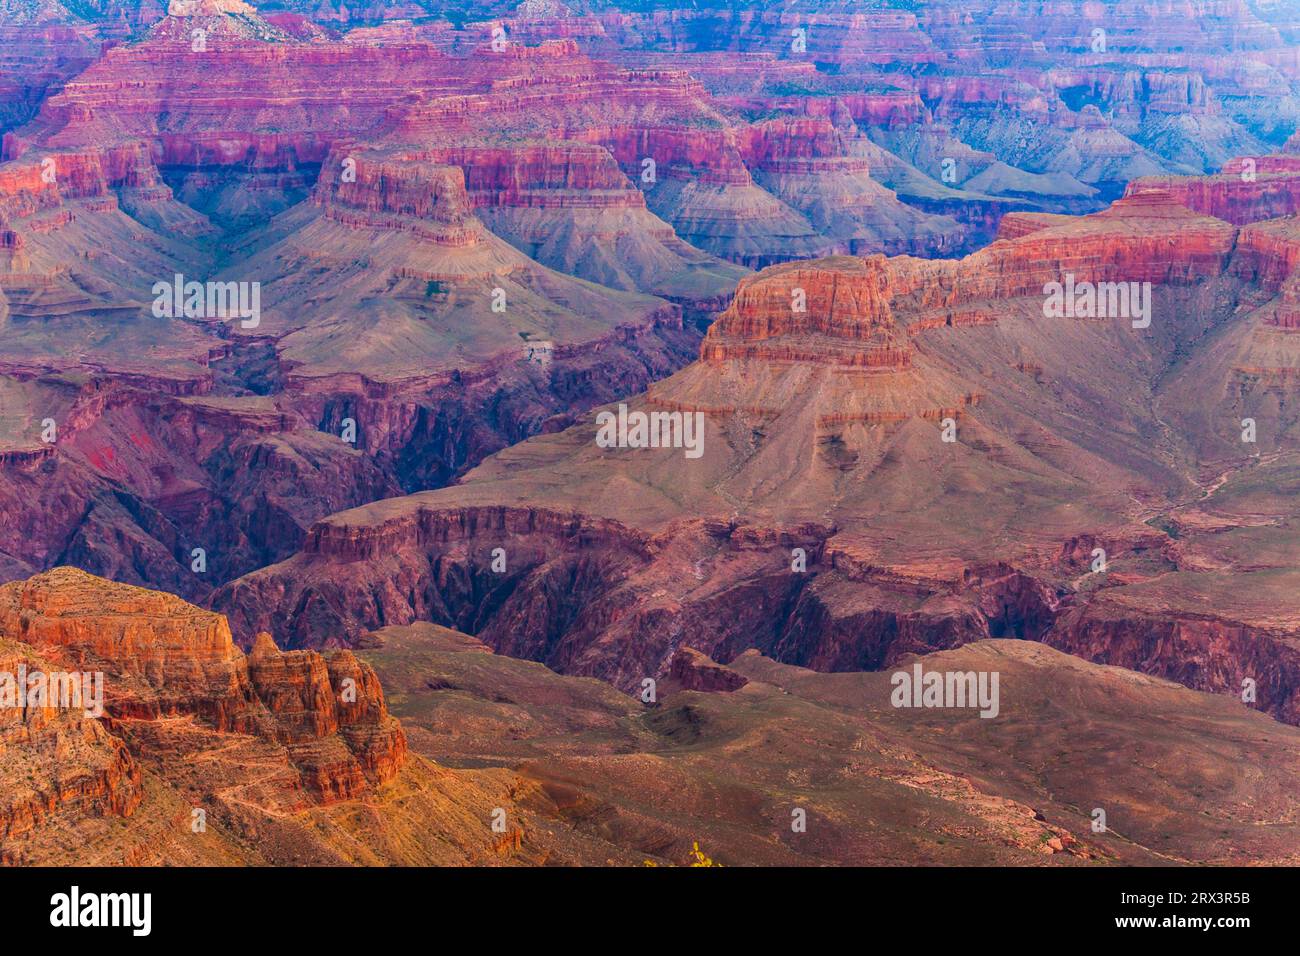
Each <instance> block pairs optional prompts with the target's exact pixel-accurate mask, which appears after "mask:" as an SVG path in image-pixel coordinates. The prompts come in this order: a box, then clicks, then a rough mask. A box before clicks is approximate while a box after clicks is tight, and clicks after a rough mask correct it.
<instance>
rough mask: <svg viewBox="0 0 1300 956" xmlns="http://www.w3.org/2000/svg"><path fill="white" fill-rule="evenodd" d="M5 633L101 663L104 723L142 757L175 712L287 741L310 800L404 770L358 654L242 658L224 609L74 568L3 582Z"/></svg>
mask: <svg viewBox="0 0 1300 956" xmlns="http://www.w3.org/2000/svg"><path fill="white" fill-rule="evenodd" d="M0 630H2V631H3V633H4V634H5V635H7V636H8V638H9V639H10V640H16V641H19V642H21V643H22V644H25V645H28V646H29V647H31V648H32V649H33V650H34V651H35V652H36V653H38V654H42V655H51V656H52V657H53V659H55V660H59V661H61V662H64V663H66V664H67V665H68V668H67V669H75V670H78V671H92V670H102V672H103V674H104V680H105V682H106V684H107V686H106V688H105V692H104V715H105V720H104V727H105V728H106V729H108V730H109V731H110V732H112V733H113V734H114V735H116V736H118V737H120V738H121V739H122V740H124V741H125V742H126V747H127V749H128V750H134V751H135V753H136V754H137V755H138V756H139V757H142V758H144V759H149V757H150V756H151V751H150V748H153V747H165V746H166V744H165V732H164V730H163V729H162V728H164V727H165V726H167V721H168V719H170V718H177V717H184V716H192V717H195V718H198V719H199V720H200V722H201V724H203V725H205V726H207V727H209V728H210V729H211V732H212V733H214V734H217V735H221V734H241V735H251V736H254V737H260V738H264V739H267V740H271V741H274V742H276V743H278V744H281V745H283V746H284V747H286V748H287V750H286V754H287V758H288V760H289V763H290V764H291V765H292V766H294V767H296V768H297V770H298V771H299V772H300V774H301V780H302V782H301V789H302V791H303V799H306V800H318V801H329V800H335V799H344V798H351V797H355V796H357V795H359V794H361V793H364V792H367V791H368V790H369V789H370V788H372V787H376V786H379V785H382V784H383V783H385V782H387V781H389V780H391V779H392V778H393V777H394V776H395V775H396V773H397V771H398V770H399V769H400V767H401V764H402V760H403V756H404V754H405V751H406V740H405V737H404V735H403V734H402V730H401V727H400V725H398V723H397V722H396V721H395V720H394V719H393V718H391V717H389V716H388V712H387V710H386V709H385V707H384V700H383V693H382V691H381V690H380V689H379V686H378V682H377V681H376V680H375V677H374V673H373V672H372V671H371V670H370V669H369V668H367V667H365V666H364V665H362V664H360V663H358V662H357V661H356V660H355V658H353V657H352V656H351V655H346V657H345V658H344V659H343V660H338V661H329V662H327V661H326V659H324V658H322V657H321V656H320V655H319V654H316V653H315V652H298V653H295V654H293V655H280V654H279V652H278V651H277V650H275V646H274V644H271V643H269V638H265V637H264V638H263V639H262V640H260V641H259V642H257V643H256V644H255V645H254V651H253V654H252V657H251V658H247V657H245V655H244V654H243V653H242V652H241V651H240V650H239V649H238V648H236V647H235V645H234V643H233V641H232V640H231V636H230V629H229V627H228V626H227V624H226V621H225V619H224V618H222V617H221V616H220V615H217V614H212V613H210V612H208V611H202V610H200V609H198V608H196V607H194V606H192V605H189V604H187V603H185V602H184V601H182V600H180V599H179V598H175V597H172V596H171V595H166V594H160V593H158V592H152V591H145V590H143V589H141V588H136V587H131V586H128V585H121V584H113V583H110V582H108V581H104V580H102V579H99V578H94V577H92V576H91V575H88V574H86V573H85V572H82V571H78V570H74V569H72V568H58V569H55V570H53V571H49V572H46V573H44V574H41V575H38V576H36V577H33V578H30V579H28V580H26V581H19V582H13V583H11V584H7V585H4V586H3V587H0ZM145 741H147V743H145Z"/></svg>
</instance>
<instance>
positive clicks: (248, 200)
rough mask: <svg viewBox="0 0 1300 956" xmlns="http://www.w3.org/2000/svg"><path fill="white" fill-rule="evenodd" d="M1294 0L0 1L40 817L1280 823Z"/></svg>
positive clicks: (20, 809) (618, 825)
mask: <svg viewBox="0 0 1300 956" xmlns="http://www.w3.org/2000/svg"><path fill="white" fill-rule="evenodd" d="M1298 51H1300V14H1297V13H1296V12H1295V11H1293V10H1292V9H1291V6H1290V5H1288V4H1285V3H1273V2H1266V0H1203V2H1202V0H1197V2H1193V3H1187V4H1182V5H1175V8H1165V7H1160V8H1157V7H1152V6H1151V5H1146V4H1138V3H1134V2H1131V0H1106V2H1102V3H1075V2H1065V3H1061V4H1056V5H1053V6H1051V7H1050V8H1049V7H1044V6H1043V5H1041V4H1029V3H1022V2H1010V3H1006V2H998V3H992V2H985V0H979V2H976V3H973V4H962V5H960V7H958V6H954V5H952V4H947V3H940V2H915V3H913V2H907V3H903V2H897V3H895V2H886V3H883V4H865V3H859V2H853V0H825V2H817V3H811V2H796V3H793V4H790V3H775V2H773V3H754V4H744V5H736V4H724V3H721V2H716V0H700V2H699V3H694V2H693V3H691V4H689V5H686V4H680V3H673V4H668V5H667V6H665V5H663V4H655V5H651V4H645V3H642V2H640V0H622V2H616V3H612V4H611V3H606V2H588V0H565V2H559V0H526V2H524V3H522V4H520V3H515V2H497V0H473V2H471V3H468V4H465V3H458V4H451V3H444V2H443V0H406V2H401V3H387V2H379V3H373V4H366V5H356V6H355V7H354V6H347V7H339V8H337V9H336V8H332V7H329V6H328V5H322V4H316V3H304V2H301V0H268V2H258V0H250V2H244V0H171V2H170V3H158V2H155V0H97V2H96V3H94V4H71V3H60V2H57V0H0V136H2V140H0V657H3V659H4V661H5V663H4V664H2V665H0V672H7V671H10V670H14V669H16V668H18V667H19V666H20V665H21V666H24V667H26V668H28V669H36V668H43V669H46V670H52V669H59V668H62V669H72V670H75V671H87V670H93V671H96V672H101V671H102V672H103V673H104V675H105V677H106V680H107V685H108V696H107V701H106V706H105V713H104V714H103V715H102V716H100V717H89V716H83V715H80V714H74V713H69V712H64V711H61V710H59V709H57V708H51V707H48V706H42V707H39V708H28V709H25V710H21V711H18V712H13V711H9V712H0V720H3V721H4V724H3V727H0V746H3V748H4V749H5V752H6V754H7V755H9V757H10V759H8V760H7V761H6V766H8V767H10V768H11V769H9V770H7V771H6V773H5V782H4V785H3V786H0V862H4V863H9V864H44V863H53V864H65V863H72V862H78V861H79V862H86V861H87V858H86V857H85V855H84V851H81V850H78V849H77V848H78V847H91V848H92V852H91V857H90V859H89V862H95V863H105V864H125V865H153V864H163V863H171V864H176V863H180V864H270V865H293V864H299V865H301V864H340V863H354V864H405V865H495V864H503V865H536V864H541V863H549V864H583V865H609V864H614V865H640V864H642V863H645V862H647V861H649V862H653V863H657V864H660V865H663V864H681V863H683V862H686V861H689V859H690V858H691V852H692V846H693V845H694V844H695V843H696V842H697V841H698V842H699V843H700V845H702V846H704V847H705V849H707V850H708V851H709V853H710V854H711V855H712V856H714V857H716V858H717V859H718V860H720V861H721V862H723V863H724V864H727V865H738V864H777V865H811V864H821V863H828V862H829V863H837V864H864V863H891V864H903V863H915V862H924V863H932V864H940V863H990V864H1006V863H1012V864H1017V865H1019V864H1035V863H1069V864H1073V863H1103V864H1130V863H1152V862H1158V861H1166V862H1167V861H1176V862H1189V863H1205V862H1213V863H1251V862H1259V863H1269V864H1283V863H1294V862H1295V851H1294V839H1293V835H1292V834H1291V832H1290V828H1291V826H1292V824H1291V822H1290V820H1291V816H1292V815H1293V814H1294V801H1293V800H1291V798H1290V797H1289V796H1287V794H1289V793H1291V792H1293V791H1294V787H1293V783H1294V780H1293V779H1292V778H1293V777H1294V776H1295V774H1296V766H1297V765H1296V764H1294V763H1292V762H1291V759H1290V758H1291V757H1292V756H1294V754H1295V746H1296V740H1297V738H1296V734H1297V733H1300V731H1297V730H1296V729H1295V728H1296V727H1300V602H1297V599H1296V597H1295V595H1296V594H1297V593H1300V591H1298V590H1297V586H1298V585H1300V545H1297V544H1296V542H1297V541H1298V540H1300V538H1297V536H1296V529H1297V527H1298V526H1300V497H1298V496H1297V492H1300V479H1298V478H1297V475H1300V417H1298V416H1297V412H1296V407H1297V406H1296V400H1295V399H1296V391H1297V388H1300V226H1297V220H1296V218H1295V216H1296V214H1297V213H1300V133H1297V127H1298V126H1300V100H1298V99H1297V90H1300V52H1298ZM173 280H175V281H176V282H178V283H181V284H183V283H184V282H186V281H193V282H197V283H200V284H201V285H206V286H207V287H208V288H209V290H212V289H218V290H219V289H223V288H230V289H233V288H247V287H250V286H251V287H253V288H255V289H256V294H257V300H256V301H257V302H258V303H259V306H258V313H257V316H256V318H255V320H254V321H248V322H243V323H241V322H240V321H239V320H238V319H239V317H237V316H233V317H232V316H231V315H230V314H228V313H225V312H222V311H221V310H219V309H216V310H214V309H212V308H210V307H209V308H207V309H204V308H197V309H190V310H186V309H180V310H174V309H169V310H165V311H163V310H159V309H158V308H156V307H155V302H154V300H155V298H156V295H157V293H156V291H155V287H156V286H157V285H158V284H159V283H161V284H163V285H164V286H167V287H170V286H171V284H172V283H173ZM1116 284H1124V288H1127V287H1128V285H1129V284H1132V286H1133V287H1134V288H1135V289H1139V290H1142V291H1143V293H1144V295H1146V296H1147V297H1146V298H1145V299H1144V301H1145V302H1146V303H1147V305H1148V306H1149V315H1146V314H1144V315H1143V316H1141V317H1139V316H1137V315H1135V314H1130V311H1129V310H1126V309H1120V308H1118V307H1117V305H1116V302H1117V301H1118V300H1116V299H1114V297H1111V298H1110V299H1108V298H1107V296H1106V292H1105V290H1106V289H1108V288H1110V289H1112V291H1113V289H1115V288H1118V287H1119V286H1118V285H1116ZM1053 285H1055V286H1056V287H1057V288H1068V289H1071V290H1074V289H1082V288H1088V289H1100V290H1102V291H1101V292H1100V293H1099V294H1098V295H1097V296H1096V298H1095V299H1093V300H1090V301H1089V302H1088V303H1087V304H1086V306H1081V307H1080V308H1079V309H1078V310H1076V309H1074V308H1073V307H1071V308H1068V309H1065V310H1064V311H1061V310H1057V311H1053V310H1051V309H1050V308H1047V307H1046V306H1045V300H1046V299H1047V297H1048V289H1049V288H1051V287H1053ZM209 294H210V295H211V294H212V293H211V292H210V293H209ZM1071 305H1073V303H1071ZM1147 318H1149V320H1150V321H1149V324H1147V323H1146V322H1145V320H1146V319H1147ZM1139 319H1140V320H1139ZM625 408H626V409H630V410H631V413H632V415H633V416H634V418H635V419H637V420H640V419H641V416H644V417H645V420H647V421H651V422H671V421H674V420H676V421H684V420H687V418H689V420H690V421H691V422H692V423H693V422H695V421H697V420H698V421H701V422H703V425H704V428H703V435H702V439H703V440H702V445H700V446H699V447H698V448H694V447H693V448H691V449H689V452H690V453H688V454H683V450H682V448H681V447H675V448H674V447H651V446H650V444H651V443H649V442H619V443H614V444H613V446H612V447H611V443H610V442H608V441H601V440H598V439H597V435H598V430H599V428H600V422H601V420H602V416H604V415H618V414H619V413H620V410H622V409H625ZM674 416H676V418H674ZM656 434H657V433H656ZM679 434H680V431H679ZM658 444H659V443H658V442H655V443H654V445H655V446H657V445H658ZM666 444H667V443H666ZM918 659H919V660H924V661H925V663H926V666H927V668H939V669H942V668H944V667H948V666H950V667H951V668H952V669H954V670H979V671H987V670H989V669H994V670H1000V671H1001V674H1002V685H1001V686H1002V693H1003V701H1002V707H1001V711H1000V716H999V718H998V719H997V720H981V719H979V718H978V717H975V719H973V720H967V719H966V716H970V715H966V716H963V715H960V714H955V713H937V714H936V713H927V712H925V711H916V712H901V711H896V710H893V709H891V708H889V707H888V705H887V704H886V701H887V700H888V691H889V680H888V678H889V672H890V671H891V670H892V669H894V668H896V667H903V666H910V662H912V661H913V660H918ZM647 686H650V687H653V688H657V689H658V690H657V694H658V696H657V697H656V696H655V694H653V693H652V694H651V698H650V699H646V698H645V697H644V696H643V695H644V694H645V692H646V691H645V689H646V687H647ZM1044 728H1050V729H1044ZM772 741H778V742H780V746H779V747H777V748H776V752H775V753H773V752H772V750H771V742H772ZM1062 754H1064V756H1063V755H1062ZM1108 755H1109V756H1108ZM1116 755H1119V756H1116ZM1241 761H1244V762H1245V766H1247V767H1248V770H1249V772H1248V773H1245V774H1242V773H1240V767H1239V763H1240V762H1241ZM1097 764H1101V765H1103V766H1104V767H1106V768H1107V770H1108V771H1113V772H1111V773H1108V774H1107V775H1106V786H1105V788H1104V789H1105V794H1104V796H1103V797H1096V796H1093V795H1092V793H1093V791H1089V790H1088V786H1089V783H1088V781H1089V780H1090V779H1091V778H1092V777H1094V776H1095V766H1096V765H1097ZM1089 768H1092V769H1089ZM1233 768H1236V769H1233ZM1230 777H1232V779H1231V780H1230V779H1229V778H1230ZM846 782H851V785H846ZM1098 799H1104V800H1106V801H1108V803H1107V806H1108V807H1110V808H1111V809H1108V811H1107V812H1108V814H1109V815H1110V817H1111V819H1112V820H1113V821H1115V822H1114V826H1115V828H1116V829H1117V830H1118V831H1119V832H1120V833H1122V834H1123V836H1122V837H1120V836H1119V835H1118V834H1107V833H1105V832H1102V833H1100V834H1099V833H1097V832H1096V831H1092V830H1091V829H1090V827H1089V817H1088V811H1089V810H1090V809H1091V807H1092V806H1093V805H1094V803H1095V801H1096V800H1098ZM1157 806H1158V807H1160V809H1159V810H1156V809H1154V808H1155V807H1157ZM1207 808H1208V809H1207ZM795 809H800V810H803V811H804V812H805V815H806V819H808V820H809V822H810V826H809V828H808V831H807V834H806V836H807V839H803V838H802V836H803V835H800V834H799V831H792V830H791V828H790V815H791V812H792V811H793V810H795ZM195 811H202V813H201V814H200V815H199V816H195ZM497 811H500V813H499V814H498V812H497ZM918 814H920V815H927V818H928V819H931V820H932V826H931V827H930V828H929V829H926V830H924V831H922V830H920V829H917V828H916V827H915V826H913V825H911V824H907V823H906V822H905V821H906V820H908V819H912V818H913V817H914V816H915V815H918ZM1211 817H1212V818H1213V825H1212V824H1211V822H1210V818H1211ZM200 818H202V819H203V820H204V821H205V823H204V826H205V827H206V829H202V830H194V829H192V824H193V823H194V821H195V820H198V819H200ZM502 818H504V819H505V820H507V821H509V822H508V824H507V825H506V826H505V827H504V829H502V828H501V827H500V826H499V825H498V824H499V821H500V819H502ZM1120 820H1122V821H1123V822H1122V823H1121V822H1119V821H1120ZM430 821H437V822H433V823H431V822H430ZM814 821H815V824H816V825H815V826H813V825H812V823H813V822H814ZM865 821H870V822H869V823H868V822H865ZM1261 821H1264V822H1267V823H1268V824H1269V825H1268V826H1266V827H1260V826H1258V824H1259V823H1260V822H1261Z"/></svg>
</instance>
